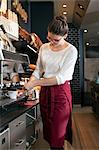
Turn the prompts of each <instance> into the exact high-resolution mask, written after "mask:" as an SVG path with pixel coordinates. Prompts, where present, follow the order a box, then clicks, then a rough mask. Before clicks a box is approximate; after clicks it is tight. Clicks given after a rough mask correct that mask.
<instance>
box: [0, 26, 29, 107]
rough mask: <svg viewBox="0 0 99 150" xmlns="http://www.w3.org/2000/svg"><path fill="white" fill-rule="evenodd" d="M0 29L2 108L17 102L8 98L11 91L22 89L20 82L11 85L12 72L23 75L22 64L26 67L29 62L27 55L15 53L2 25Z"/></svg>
mask: <svg viewBox="0 0 99 150" xmlns="http://www.w3.org/2000/svg"><path fill="white" fill-rule="evenodd" d="M0 27H1V28H0V107H4V106H5V105H9V104H10V103H12V102H15V101H16V100H17V99H16V98H11V97H9V95H8V93H9V91H10V93H11V91H14V92H15V91H16V90H17V89H18V88H21V87H22V84H20V83H22V81H20V82H18V83H12V81H11V75H12V74H13V72H14V73H15V72H17V73H18V74H24V72H25V70H24V68H23V64H25V66H28V65H29V64H30V61H29V57H28V55H27V54H21V53H17V52H16V49H15V47H14V46H13V45H12V42H11V40H10V38H9V37H8V35H7V34H6V32H5V30H4V27H3V26H2V25H0ZM23 84H24V83H23ZM14 94H15V93H14Z"/></svg>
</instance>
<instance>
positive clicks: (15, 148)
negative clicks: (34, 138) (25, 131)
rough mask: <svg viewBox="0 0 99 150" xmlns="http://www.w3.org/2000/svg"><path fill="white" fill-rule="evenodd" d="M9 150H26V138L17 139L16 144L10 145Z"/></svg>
mask: <svg viewBox="0 0 99 150" xmlns="http://www.w3.org/2000/svg"><path fill="white" fill-rule="evenodd" d="M10 149H11V150H26V138H25V137H24V138H21V139H17V141H16V142H14V143H12V144H11V147H10Z"/></svg>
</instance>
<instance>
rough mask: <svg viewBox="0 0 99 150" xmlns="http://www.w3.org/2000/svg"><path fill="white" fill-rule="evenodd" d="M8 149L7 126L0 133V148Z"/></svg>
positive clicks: (2, 149) (1, 149) (0, 149)
mask: <svg viewBox="0 0 99 150" xmlns="http://www.w3.org/2000/svg"><path fill="white" fill-rule="evenodd" d="M8 149H9V128H7V129H5V130H4V131H3V132H2V133H0V150H8Z"/></svg>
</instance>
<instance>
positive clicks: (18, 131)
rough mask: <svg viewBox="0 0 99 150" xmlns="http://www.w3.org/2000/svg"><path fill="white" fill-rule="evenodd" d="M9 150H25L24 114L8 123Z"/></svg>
mask: <svg viewBox="0 0 99 150" xmlns="http://www.w3.org/2000/svg"><path fill="white" fill-rule="evenodd" d="M9 129H10V149H11V150H19V149H20V150H21V149H23V150H25V149H26V114H25V113H24V114H23V115H21V116H19V117H18V118H16V119H15V120H13V121H12V122H10V123H9Z"/></svg>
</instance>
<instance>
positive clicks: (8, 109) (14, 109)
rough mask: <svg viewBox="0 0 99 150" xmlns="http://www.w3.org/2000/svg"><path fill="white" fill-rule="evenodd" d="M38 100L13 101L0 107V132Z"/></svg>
mask: <svg viewBox="0 0 99 150" xmlns="http://www.w3.org/2000/svg"><path fill="white" fill-rule="evenodd" d="M38 103H39V100H35V101H26V102H15V103H13V104H10V105H8V106H5V107H4V108H0V132H1V131H2V130H3V129H4V128H5V127H6V126H7V125H8V124H9V122H11V121H12V120H14V119H16V118H17V117H19V116H20V115H22V114H23V113H25V112H26V111H28V110H29V109H31V108H32V107H34V106H36V105H37V104H38Z"/></svg>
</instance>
